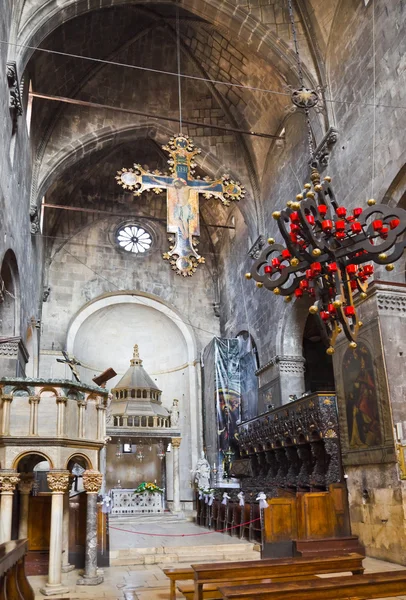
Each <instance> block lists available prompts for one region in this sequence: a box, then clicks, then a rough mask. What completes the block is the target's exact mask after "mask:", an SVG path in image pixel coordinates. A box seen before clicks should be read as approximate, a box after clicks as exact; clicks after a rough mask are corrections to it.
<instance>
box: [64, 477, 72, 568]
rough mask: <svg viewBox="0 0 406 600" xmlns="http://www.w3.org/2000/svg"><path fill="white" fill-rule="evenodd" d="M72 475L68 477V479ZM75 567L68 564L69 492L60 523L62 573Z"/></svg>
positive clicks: (65, 498)
mask: <svg viewBox="0 0 406 600" xmlns="http://www.w3.org/2000/svg"><path fill="white" fill-rule="evenodd" d="M71 478H73V475H71V476H70V479H71ZM74 568H75V565H71V564H70V563H69V492H68V493H67V494H65V495H64V497H63V522H62V573H69V571H73V569H74Z"/></svg>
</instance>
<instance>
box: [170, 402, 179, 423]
mask: <svg viewBox="0 0 406 600" xmlns="http://www.w3.org/2000/svg"><path fill="white" fill-rule="evenodd" d="M178 404H179V400H177V399H176V398H174V400H173V404H172V408H171V410H170V413H171V427H177V426H178V424H179V407H178Z"/></svg>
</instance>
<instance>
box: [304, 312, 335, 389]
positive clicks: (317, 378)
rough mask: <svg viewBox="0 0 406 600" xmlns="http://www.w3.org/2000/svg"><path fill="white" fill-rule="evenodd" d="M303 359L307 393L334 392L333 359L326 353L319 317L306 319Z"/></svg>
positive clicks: (311, 316) (310, 316)
mask: <svg viewBox="0 0 406 600" xmlns="http://www.w3.org/2000/svg"><path fill="white" fill-rule="evenodd" d="M303 357H304V359H305V375H304V378H305V388H306V392H332V391H334V390H335V380H334V370H333V358H332V356H329V355H328V354H327V353H326V346H325V344H324V343H323V341H322V339H321V335H320V329H319V324H318V320H317V317H316V316H315V315H311V314H309V315H308V317H307V319H306V324H305V328H304V331H303Z"/></svg>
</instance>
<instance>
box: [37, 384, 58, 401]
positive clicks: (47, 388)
mask: <svg viewBox="0 0 406 600" xmlns="http://www.w3.org/2000/svg"><path fill="white" fill-rule="evenodd" d="M45 392H51V393H52V394H54V396H55V397H56V398H58V397H59V395H60V394H59V392H58V390H56V389H55V388H54V387H52V386H50V385H46V386H44V387H43V388H41V390H40V391H39V393H38V396H42V394H44V393H45Z"/></svg>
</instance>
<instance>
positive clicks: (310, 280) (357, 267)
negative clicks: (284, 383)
mask: <svg viewBox="0 0 406 600" xmlns="http://www.w3.org/2000/svg"><path fill="white" fill-rule="evenodd" d="M287 4H288V8H289V16H290V23H291V27H292V33H293V41H294V48H295V53H296V59H297V69H298V78H299V81H300V88H299V89H297V90H294V91H293V92H292V96H291V100H292V103H293V104H294V105H295V106H296V107H298V108H300V109H301V110H302V111H303V112H304V115H305V120H306V126H307V138H308V145H309V153H310V164H311V165H312V174H311V177H310V179H311V181H312V183H306V184H305V185H304V189H303V191H302V192H301V193H300V194H298V195H297V196H296V200H295V201H294V202H291V201H289V202H288V203H287V206H286V208H285V209H284V210H282V211H275V212H274V213H273V217H274V218H275V219H277V221H278V226H279V231H280V232H281V234H282V237H283V239H284V240H285V244H286V246H282V245H281V244H276V243H275V240H274V239H272V238H270V239H269V240H268V244H269V246H268V247H266V248H265V249H264V250H263V251H262V252H261V254H260V256H259V257H258V258H257V260H256V261H255V262H254V265H253V267H252V270H251V272H249V273H246V277H247V279H251V278H253V279H254V280H255V281H256V284H257V286H258V287H263V286H264V287H266V288H267V289H268V290H271V291H273V293H274V294H277V295H279V294H280V295H282V296H285V300H287V301H290V300H291V299H292V296H295V297H296V298H302V297H303V296H308V297H310V299H311V300H312V305H311V306H310V308H309V312H310V313H311V314H313V315H315V317H316V318H317V320H318V323H319V329H320V332H321V337H322V340H323V342H324V343H325V345H326V346H327V353H328V354H333V353H334V344H335V342H336V339H337V336H338V335H339V334H340V333H341V332H344V334H345V335H346V337H347V339H348V340H349V342H350V347H351V348H356V347H357V344H356V339H357V335H358V331H359V328H360V327H361V326H362V323H361V321H359V319H358V317H357V312H356V309H355V306H354V292H358V293H359V294H360V297H361V298H365V297H366V292H367V289H368V279H369V278H370V277H371V276H372V275H373V273H374V266H373V265H372V264H371V261H372V262H374V263H376V264H378V265H385V266H386V269H387V270H388V271H392V270H393V268H394V266H393V263H394V262H395V261H397V260H398V259H399V258H400V257H401V256H402V254H403V251H404V248H405V246H406V241H405V240H400V239H399V237H400V236H401V234H402V233H403V232H404V231H405V229H406V211H405V210H402V209H399V208H398V209H396V208H391V207H389V206H387V205H383V204H379V205H378V204H376V202H375V200H372V199H371V200H368V206H367V207H366V208H365V209H364V208H362V207H357V208H354V209H353V210H352V211H351V212H350V211H348V210H347V209H346V208H345V207H344V206H340V205H339V204H338V202H337V200H336V197H335V195H334V191H333V188H332V185H331V178H330V177H324V180H323V181H321V179H320V174H319V172H318V171H317V168H316V166H317V162H316V160H315V151H314V143H313V133H312V128H311V123H310V116H309V109H312V108H314V107H315V106H316V105H317V104H318V102H319V96H318V94H317V92H316V91H315V90H311V89H308V88H307V87H306V86H305V84H304V77H303V69H302V65H301V60H300V55H299V47H298V41H297V32H296V26H295V19H294V14H293V5H292V0H287ZM367 263H369V264H367Z"/></svg>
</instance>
